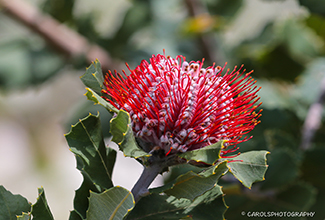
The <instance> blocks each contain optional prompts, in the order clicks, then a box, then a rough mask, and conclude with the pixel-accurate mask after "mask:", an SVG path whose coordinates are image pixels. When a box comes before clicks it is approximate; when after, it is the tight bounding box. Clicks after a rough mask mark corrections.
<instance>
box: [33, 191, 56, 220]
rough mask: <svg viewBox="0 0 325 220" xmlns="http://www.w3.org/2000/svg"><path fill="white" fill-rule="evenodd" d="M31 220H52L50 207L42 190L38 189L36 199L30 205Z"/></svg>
mask: <svg viewBox="0 0 325 220" xmlns="http://www.w3.org/2000/svg"><path fill="white" fill-rule="evenodd" d="M31 213H32V215H33V220H38V219H40V220H54V218H53V215H52V213H51V210H50V207H49V206H48V204H47V201H46V198H45V192H44V189H43V188H39V189H38V198H37V201H36V203H35V204H34V205H32V212H31Z"/></svg>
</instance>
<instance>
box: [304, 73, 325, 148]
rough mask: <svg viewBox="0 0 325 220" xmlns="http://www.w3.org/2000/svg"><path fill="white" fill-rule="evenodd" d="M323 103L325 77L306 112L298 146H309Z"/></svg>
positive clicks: (320, 116) (317, 127)
mask: <svg viewBox="0 0 325 220" xmlns="http://www.w3.org/2000/svg"><path fill="white" fill-rule="evenodd" d="M324 104H325V77H324V78H323V80H322V82H321V88H320V92H319V95H318V98H317V100H316V102H315V103H313V104H312V105H311V106H310V108H309V110H308V113H307V117H306V119H305V122H304V125H303V130H302V141H301V145H300V148H301V149H303V150H307V149H308V148H310V147H311V142H312V140H313V138H314V136H315V133H316V131H317V130H318V129H319V127H320V125H321V120H322V113H323V109H324Z"/></svg>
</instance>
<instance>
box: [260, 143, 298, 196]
mask: <svg viewBox="0 0 325 220" xmlns="http://www.w3.org/2000/svg"><path fill="white" fill-rule="evenodd" d="M268 160H269V162H268V163H269V166H270V167H269V170H268V171H267V173H266V175H265V178H266V181H264V182H263V183H262V184H261V189H263V190H265V189H274V188H277V187H283V186H285V185H288V184H289V183H292V182H294V181H295V180H296V178H297V177H298V175H299V169H298V165H297V162H296V159H295V155H294V153H293V152H292V151H289V150H286V149H285V148H283V149H276V150H273V151H272V153H271V154H270V156H269V159H268Z"/></svg>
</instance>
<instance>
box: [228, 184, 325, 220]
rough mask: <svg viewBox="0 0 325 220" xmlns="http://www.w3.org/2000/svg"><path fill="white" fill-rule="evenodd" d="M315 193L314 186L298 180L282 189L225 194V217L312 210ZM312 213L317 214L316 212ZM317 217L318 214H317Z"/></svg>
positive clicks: (233, 217) (234, 217)
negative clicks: (226, 209) (253, 213)
mask: <svg viewBox="0 0 325 220" xmlns="http://www.w3.org/2000/svg"><path fill="white" fill-rule="evenodd" d="M315 195H316V191H315V188H314V187H312V186H311V185H309V184H306V183H303V182H299V181H297V182H296V183H294V184H290V185H288V186H287V187H286V188H284V189H277V190H276V191H273V190H271V191H267V192H265V191H259V190H258V189H257V190H254V191H253V190H249V191H246V192H245V193H244V194H238V193H237V194H233V195H228V194H227V196H225V199H226V202H227V204H228V205H229V211H228V212H227V213H226V217H227V219H249V217H248V216H247V215H246V214H244V215H243V214H242V212H244V213H248V212H250V213H252V212H269V211H272V212H284V211H287V212H301V211H308V210H309V211H312V212H313V211H314V210H313V209H310V207H311V205H312V204H313V203H314V201H315ZM256 198H258V199H256ZM322 209H324V207H322ZM314 214H315V215H317V213H314ZM244 217H245V218H244ZM314 217H315V216H314ZM318 217H320V216H319V215H318ZM321 217H323V216H321ZM250 218H252V216H251V217H250ZM253 219H254V218H253ZM270 219H279V217H276V216H274V218H270ZM297 219H304V218H297ZM316 219H321V218H316Z"/></svg>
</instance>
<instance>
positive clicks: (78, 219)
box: [69, 198, 88, 220]
mask: <svg viewBox="0 0 325 220" xmlns="http://www.w3.org/2000/svg"><path fill="white" fill-rule="evenodd" d="M87 199H88V198H87ZM87 208H88V205H87ZM85 218H86V217H85ZM83 219H84V218H83V217H82V216H81V214H79V213H78V212H77V211H76V210H72V211H71V212H70V216H69V220H83Z"/></svg>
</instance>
